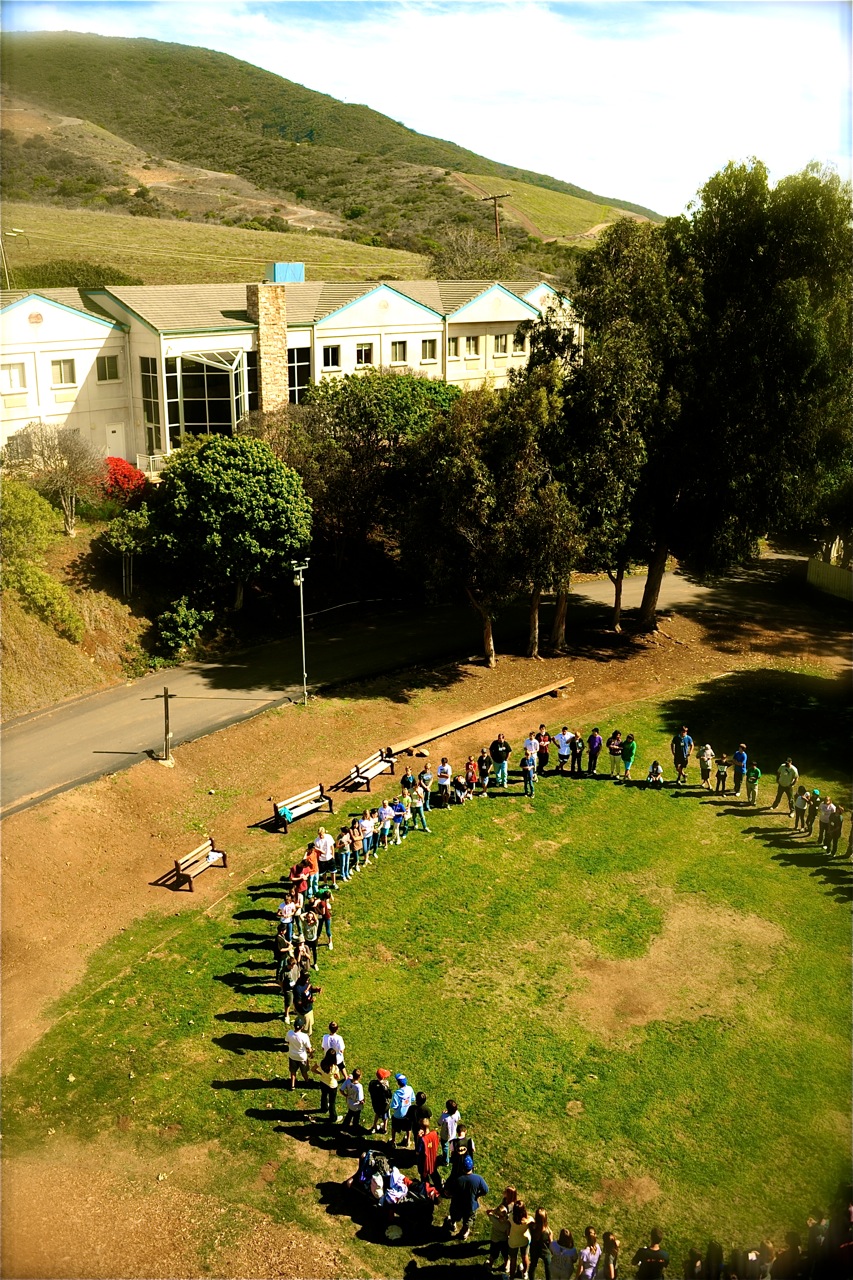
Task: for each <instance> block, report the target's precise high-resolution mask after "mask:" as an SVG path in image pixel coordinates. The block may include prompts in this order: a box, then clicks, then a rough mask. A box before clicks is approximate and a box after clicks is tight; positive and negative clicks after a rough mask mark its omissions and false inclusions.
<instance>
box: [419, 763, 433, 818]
mask: <svg viewBox="0 0 853 1280" xmlns="http://www.w3.org/2000/svg"><path fill="white" fill-rule="evenodd" d="M418 782H419V783H420V784H421V786H422V787H423V792H424V813H429V810H430V803H429V792H430V787H431V786H432V769H430V767H429V763H427V764H425V765H424V767H423V768H422V769H421V771H420V773H419V774H418Z"/></svg>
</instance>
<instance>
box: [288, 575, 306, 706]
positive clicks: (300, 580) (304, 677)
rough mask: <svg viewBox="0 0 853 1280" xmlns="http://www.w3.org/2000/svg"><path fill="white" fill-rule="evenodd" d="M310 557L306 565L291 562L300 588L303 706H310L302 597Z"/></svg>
mask: <svg viewBox="0 0 853 1280" xmlns="http://www.w3.org/2000/svg"><path fill="white" fill-rule="evenodd" d="M308 560H309V557H308V556H306V557H305V563H304V564H299V563H298V562H297V561H296V560H291V562H290V564H291V567H292V569H293V585H294V587H298V588H299V621H300V624H301V627H302V705H303V707H307V706H308V668H307V663H306V661H305V601H304V598H303V595H302V584H303V582H304V581H305V570H306V569H307V568H308Z"/></svg>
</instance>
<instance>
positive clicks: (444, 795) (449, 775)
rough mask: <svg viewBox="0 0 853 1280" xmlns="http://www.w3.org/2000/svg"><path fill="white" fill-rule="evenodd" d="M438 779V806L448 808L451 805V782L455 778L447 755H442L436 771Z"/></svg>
mask: <svg viewBox="0 0 853 1280" xmlns="http://www.w3.org/2000/svg"><path fill="white" fill-rule="evenodd" d="M435 776H436V778H437V779H438V807H439V809H447V808H449V807H450V783H451V781H452V779H453V770H452V769H451V767H450V763H449V761H448V759H447V756H442V757H441V764H440V765H439V766H438V768H437V769H436V771H435Z"/></svg>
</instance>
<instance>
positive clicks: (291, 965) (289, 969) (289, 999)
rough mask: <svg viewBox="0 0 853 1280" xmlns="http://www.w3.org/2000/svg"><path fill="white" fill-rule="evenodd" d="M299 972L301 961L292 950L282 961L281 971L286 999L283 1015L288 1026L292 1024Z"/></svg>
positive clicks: (282, 989) (283, 996) (283, 994)
mask: <svg viewBox="0 0 853 1280" xmlns="http://www.w3.org/2000/svg"><path fill="white" fill-rule="evenodd" d="M299 972H300V970H299V961H298V960H297V958H296V953H295V952H294V951H292V950H291V951H290V952H289V953H288V954H287V955H285V957H284V959H283V961H282V971H281V994H282V998H283V1000H284V1012H283V1014H282V1017H283V1018H284V1021H285V1023H286V1024H287V1025H288V1026H289V1025H290V1010H291V1007H292V1005H293V1002H294V995H293V993H294V991H295V989H296V984H297V982H298V981H299Z"/></svg>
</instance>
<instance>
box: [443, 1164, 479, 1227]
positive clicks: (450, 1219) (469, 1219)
mask: <svg viewBox="0 0 853 1280" xmlns="http://www.w3.org/2000/svg"><path fill="white" fill-rule="evenodd" d="M488 1194H489V1187H488V1184H487V1183H486V1182H485V1180H484V1179H483V1178H481V1177H480V1175H479V1173H475V1172H474V1161H473V1160H472V1159H471V1157H470V1156H466V1157H465V1161H464V1164H463V1166H462V1172H461V1173H460V1174H459V1177H458V1178H457V1179H456V1180H455V1182H454V1184H453V1191H452V1194H451V1196H450V1208H449V1209H448V1211H447V1217H446V1218H445V1220H444V1226H445V1228H446V1230H448V1231H452V1230H453V1228H454V1226H455V1225H456V1223H457V1222H458V1223H460V1227H459V1239H460V1240H467V1239H468V1237H469V1236H470V1234H471V1228H472V1226H473V1225H474V1218H475V1217H476V1214H477V1210H478V1209H479V1207H480V1201H481V1200H482V1198H483V1196H487V1195H488Z"/></svg>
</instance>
